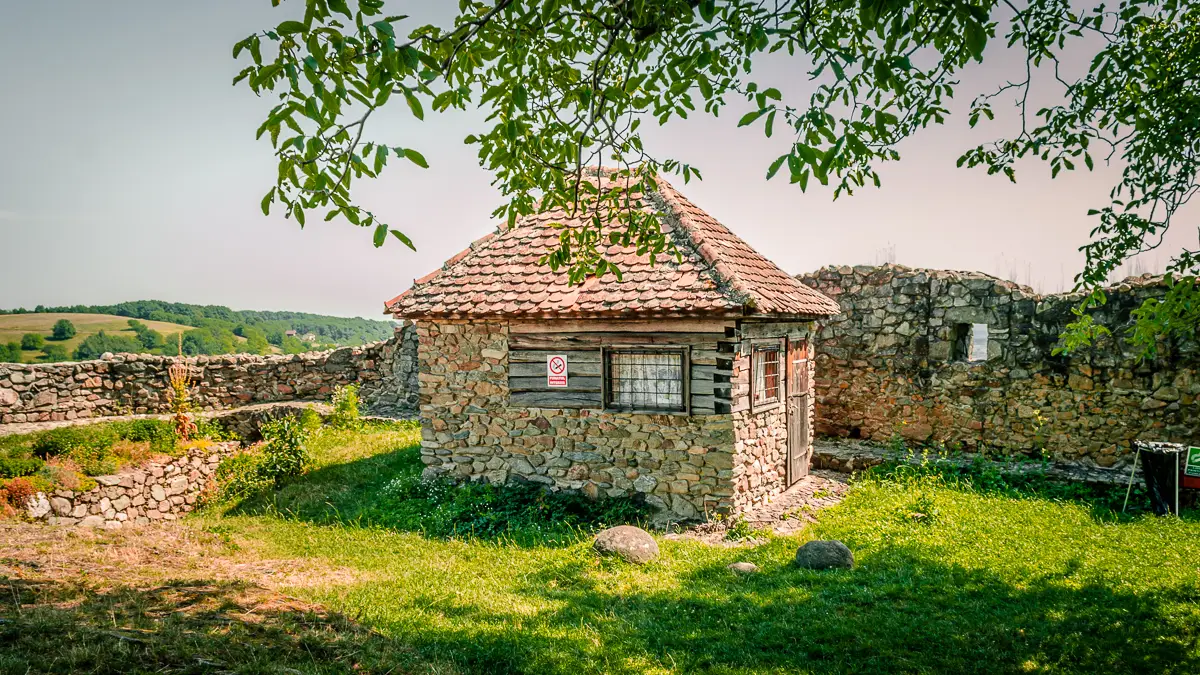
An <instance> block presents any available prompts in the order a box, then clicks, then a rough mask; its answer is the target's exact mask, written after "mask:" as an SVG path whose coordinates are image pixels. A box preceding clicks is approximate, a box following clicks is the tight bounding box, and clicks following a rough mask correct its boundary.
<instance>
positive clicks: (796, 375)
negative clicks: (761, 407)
mask: <svg viewBox="0 0 1200 675" xmlns="http://www.w3.org/2000/svg"><path fill="white" fill-rule="evenodd" d="M808 367H809V364H808V341H807V340H788V351H787V373H788V377H787V484H788V485H792V484H793V483H795V482H796V481H798V480H800V479H801V478H803V477H805V476H807V475H808V464H809V461H810V460H811V459H812V432H811V430H810V429H809V423H808V406H809V401H810V398H809V397H810V396H812V378H810V377H809V373H808Z"/></svg>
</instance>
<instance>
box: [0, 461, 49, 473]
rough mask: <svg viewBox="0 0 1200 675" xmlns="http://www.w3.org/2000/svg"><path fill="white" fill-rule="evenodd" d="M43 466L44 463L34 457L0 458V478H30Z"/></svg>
mask: <svg viewBox="0 0 1200 675" xmlns="http://www.w3.org/2000/svg"><path fill="white" fill-rule="evenodd" d="M45 464H46V462H44V461H42V460H40V459H37V458H36V457H29V458H20V457H0V478H20V477H22V476H32V475H33V474H35V473H37V472H38V470H39V469H41V468H42V467H43V466H44V465H45Z"/></svg>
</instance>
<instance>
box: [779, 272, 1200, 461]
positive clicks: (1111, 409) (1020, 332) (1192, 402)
mask: <svg viewBox="0 0 1200 675" xmlns="http://www.w3.org/2000/svg"><path fill="white" fill-rule="evenodd" d="M799 278H800V280H801V281H802V282H804V283H806V284H808V285H810V286H812V287H814V288H817V289H819V290H820V291H822V292H823V293H825V294H826V295H829V296H830V297H832V298H834V299H836V300H837V301H838V302H839V303H840V304H841V306H842V312H843V313H842V314H841V315H839V316H836V317H831V318H830V319H828V320H826V321H824V322H822V327H821V332H820V335H819V337H818V338H817V340H816V341H815V343H816V347H817V357H816V359H817V380H816V387H817V396H818V399H817V419H816V424H817V431H818V433H821V434H825V435H831V436H842V437H854V438H864V439H870V440H874V441H887V440H889V439H890V438H892V437H893V436H900V437H903V438H904V439H906V440H908V441H915V442H919V443H928V442H933V443H945V444H947V445H948V446H950V447H951V448H961V449H963V450H967V451H982V452H990V453H999V454H1008V455H1019V454H1035V455H1040V454H1042V453H1043V451H1044V452H1046V453H1048V454H1049V455H1050V456H1051V457H1052V458H1054V459H1056V460H1059V461H1066V462H1077V463H1082V464H1086V465H1096V466H1102V467H1110V466H1114V465H1121V464H1123V463H1125V462H1127V461H1128V459H1129V457H1130V452H1131V445H1130V442H1131V441H1132V440H1133V439H1135V438H1142V439H1147V440H1165V441H1175V442H1191V443H1195V442H1198V441H1200V377H1198V373H1200V350H1198V348H1197V345H1196V343H1195V342H1194V341H1183V342H1180V341H1164V343H1163V344H1162V345H1160V349H1159V351H1158V354H1157V356H1156V357H1155V358H1153V359H1149V360H1142V359H1140V358H1139V357H1138V355H1137V354H1136V353H1134V351H1133V349H1132V347H1131V346H1130V345H1129V344H1128V342H1127V341H1126V340H1125V336H1126V335H1127V332H1128V327H1129V326H1130V324H1131V319H1130V312H1131V311H1132V310H1133V309H1135V308H1137V307H1139V306H1140V305H1141V304H1142V302H1143V301H1144V300H1145V299H1146V298H1148V297H1153V296H1156V295H1160V294H1161V293H1162V292H1163V290H1164V287H1163V283H1162V281H1161V279H1158V278H1150V277H1143V278H1135V279H1130V280H1127V281H1126V282H1124V283H1122V284H1119V285H1117V286H1116V287H1114V288H1112V289H1110V292H1109V294H1108V298H1109V299H1108V303H1107V304H1106V305H1104V306H1103V307H1102V308H1100V309H1099V310H1098V311H1096V312H1095V320H1096V322H1097V323H1099V324H1101V325H1104V326H1106V327H1108V328H1110V329H1111V330H1112V331H1113V334H1114V339H1106V340H1103V341H1101V342H1100V343H1098V344H1097V346H1096V347H1094V348H1090V349H1087V350H1085V351H1083V352H1081V353H1079V354H1076V355H1073V356H1070V357H1066V356H1061V355H1055V354H1054V348H1055V346H1056V345H1057V344H1058V341H1059V335H1060V334H1061V333H1062V331H1063V329H1064V327H1065V326H1066V324H1067V323H1069V322H1070V321H1072V320H1073V316H1072V313H1071V309H1072V307H1074V306H1075V305H1076V304H1077V303H1078V301H1079V297H1078V296H1075V295H1038V294H1036V293H1034V292H1033V291H1032V290H1031V289H1029V288H1027V287H1024V286H1019V285H1017V284H1015V283H1012V282H1008V281H1003V280H1000V279H997V278H995V277H991V276H988V275H985V274H980V273H971V272H950V271H941V270H924V269H910V268H907V267H903V266H899V265H885V266H882V267H865V266H860V267H826V268H824V269H821V270H818V271H817V272H814V273H812V274H809V275H803V276H801V277H799ZM974 323H981V324H987V326H988V329H987V331H988V346H987V354H986V359H985V360H982V361H967V360H964V359H961V358H956V356H957V355H956V354H955V351H956V350H955V346H954V339H953V338H954V334H955V326H956V325H965V324H974Z"/></svg>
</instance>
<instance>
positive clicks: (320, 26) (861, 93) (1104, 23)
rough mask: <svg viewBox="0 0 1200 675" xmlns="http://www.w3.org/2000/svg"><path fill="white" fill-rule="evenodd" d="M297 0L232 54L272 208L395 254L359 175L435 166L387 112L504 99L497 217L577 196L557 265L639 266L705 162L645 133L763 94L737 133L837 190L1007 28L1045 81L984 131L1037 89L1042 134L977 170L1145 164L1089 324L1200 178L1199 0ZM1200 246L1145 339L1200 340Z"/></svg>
mask: <svg viewBox="0 0 1200 675" xmlns="http://www.w3.org/2000/svg"><path fill="white" fill-rule="evenodd" d="M275 3H276V4H280V2H279V0H275ZM290 4H291V5H292V6H294V7H297V9H299V6H300V5H303V12H302V13H301V12H299V11H296V12H295V13H294V14H293V16H292V17H290V18H287V19H286V20H283V21H281V22H280V23H279V24H278V25H276V26H274V27H272V28H270V29H267V30H264V31H261V32H258V33H255V34H253V35H250V36H248V37H246V38H245V39H243V40H241V41H239V42H238V43H237V44H236V45H235V46H234V49H233V55H234V57H235V58H239V57H242V58H246V59H248V60H249V61H251V63H250V64H249V65H247V66H246V67H245V68H244V69H243V70H242V71H241V72H240V73H239V74H238V75H237V77H236V78H235V79H234V83H235V84H237V83H241V82H244V83H246V85H248V86H249V87H250V88H251V89H252V90H253V91H254V92H255V93H256V94H259V95H269V96H272V97H274V98H275V100H276V105H275V106H274V107H273V108H272V109H271V111H270V112H269V114H268V115H267V117H266V119H265V120H264V121H263V123H262V125H261V126H260V127H259V129H258V134H259V136H260V137H261V136H267V137H269V138H270V141H271V143H272V146H273V147H274V148H275V154H276V159H277V160H278V172H277V174H276V181H275V185H274V187H273V188H271V190H270V191H269V192H268V193H267V194H266V196H265V197H264V199H263V201H262V209H263V211H264V213H266V212H269V210H270V209H271V208H272V205H278V206H279V207H281V208H282V209H283V211H284V213H285V215H286V216H287V217H289V218H294V219H296V221H297V222H299V223H300V225H301V226H303V225H304V223H305V220H306V218H307V217H308V215H307V213H308V212H312V211H319V212H320V214H321V215H323V217H324V218H325V219H326V220H332V219H334V218H337V217H339V216H340V217H342V218H345V219H346V220H348V221H349V222H350V223H352V224H354V225H358V226H362V227H366V228H368V229H369V230H370V231H371V233H372V239H373V242H374V244H375V245H376V246H381V245H382V244H383V243H384V242H385V241H386V240H387V239H388V238H389V236H394V237H395V238H397V239H399V240H400V241H402V242H404V243H405V244H406V245H409V246H411V245H412V243H411V241H410V239H409V238H408V237H407V236H406V235H405V234H403V233H402V232H400V231H399V230H396V229H394V228H392V227H391V226H390V225H389V224H388V223H386V222H384V221H382V220H381V219H380V218H379V217H378V216H377V215H376V214H375V213H374V212H372V211H370V210H369V209H367V208H365V207H364V206H362V205H361V204H360V203H359V202H358V201H356V199H355V198H354V196H353V193H352V186H353V185H354V184H355V181H356V180H358V179H362V178H374V177H376V176H378V175H379V173H380V172H381V171H382V170H383V169H384V167H385V166H386V165H387V164H388V163H389V161H392V160H396V159H400V160H402V161H405V162H410V163H413V164H416V165H418V166H421V167H424V166H427V165H428V161H427V160H426V157H425V155H424V154H423V148H421V147H420V146H421V140H420V139H421V135H420V132H419V131H417V130H415V128H414V129H413V130H412V131H411V133H410V134H409V136H408V138H409V139H410V140H409V141H408V142H406V143H402V144H400V145H396V144H394V142H388V143H383V142H381V141H380V140H378V139H377V138H376V137H375V136H374V135H373V134H372V133H369V132H368V129H369V127H370V124H371V121H372V115H374V113H375V112H376V111H378V110H379V109H381V108H384V107H386V106H389V105H390V106H393V107H397V106H399V107H402V108H405V109H407V110H408V111H409V113H410V114H411V117H412V119H413V120H414V125H413V126H414V127H415V126H416V124H415V123H416V122H419V121H420V120H422V119H424V117H425V115H426V111H432V112H443V111H446V110H449V109H452V108H458V109H465V108H468V107H479V108H482V109H483V110H484V111H485V112H486V113H487V123H486V125H485V127H484V128H481V129H479V130H478V131H477V132H476V133H472V134H470V135H468V136H467V137H466V139H465V140H466V142H467V143H469V144H472V145H474V146H476V147H477V148H478V152H479V159H480V162H481V164H482V165H483V166H484V167H486V168H487V169H488V170H490V171H491V172H492V173H493V175H494V176H495V182H496V184H497V185H498V186H499V187H500V189H501V190H502V192H503V194H504V195H505V197H506V198H507V201H506V202H505V203H504V204H501V205H500V206H499V207H498V208H497V209H496V211H495V215H497V216H499V217H501V218H504V219H506V220H507V222H508V223H510V224H512V223H513V222H515V220H516V219H517V218H519V217H520V216H522V215H526V214H530V213H533V212H537V211H547V210H551V209H559V208H563V209H566V210H567V211H568V212H569V213H583V214H585V215H588V216H591V218H590V219H589V220H590V222H589V224H588V225H587V226H584V227H579V228H572V229H564V231H563V232H562V235H561V237H560V241H559V243H558V246H557V247H556V248H555V249H553V250H550V251H547V252H546V255H545V256H544V258H543V262H545V263H547V264H549V265H550V266H551V267H553V268H554V269H558V268H560V267H563V266H565V267H566V268H567V269H568V270H569V271H570V275H571V278H572V279H573V280H575V281H579V280H581V279H582V278H583V277H585V276H586V275H588V274H597V275H603V274H605V273H607V272H609V271H612V272H614V273H616V274H617V275H620V270H619V269H618V268H616V267H615V266H614V265H612V264H611V263H610V262H609V261H608V260H607V259H606V258H605V257H604V253H603V249H604V245H605V244H608V243H621V244H624V245H631V244H632V245H636V246H637V247H638V249H639V250H640V251H641V252H642V253H649V254H651V255H656V254H664V253H670V252H671V251H672V247H671V242H670V241H669V239H668V238H667V237H665V236H664V235H663V234H662V232H661V229H660V227H659V223H658V221H657V218H656V217H655V215H654V214H648V213H644V212H643V211H642V210H641V209H639V208H635V204H634V202H633V201H632V200H630V199H629V195H630V194H632V193H644V192H650V191H653V190H654V188H655V186H656V182H655V176H657V175H659V174H660V173H661V172H671V173H679V174H682V176H683V179H684V181H685V182H687V181H690V180H691V179H692V178H693V177H695V178H700V177H701V173H700V170H699V167H696V166H692V165H690V164H688V163H685V162H684V161H683V160H682V159H679V158H673V157H665V156H658V155H655V154H652V153H650V152H649V151H648V150H647V148H646V146H645V144H644V143H643V140H642V135H641V133H642V132H641V128H642V125H643V124H644V123H646V122H653V123H658V124H665V123H667V122H669V121H670V120H672V119H675V118H686V117H688V116H689V115H692V114H697V113H698V112H699V111H703V112H704V113H706V114H711V115H718V114H719V113H721V112H722V111H723V110H724V108H725V107H726V105H729V104H731V103H737V104H738V105H739V107H743V108H744V107H745V105H746V104H748V105H749V108H750V110H749V111H748V112H746V113H745V114H742V115H741V116H740V118H739V119H738V120H737V125H738V126H753V127H757V128H760V129H761V130H762V132H763V133H765V134H766V135H767V136H768V137H771V138H778V139H779V142H780V146H781V151H782V152H781V154H780V155H779V156H778V158H776V159H775V160H774V161H773V162H771V163H770V165H769V166H768V167H764V168H765V169H766V176H767V178H768V179H770V178H773V177H777V176H783V177H786V179H787V180H789V181H790V182H792V183H795V184H797V185H798V187H799V188H800V189H801V190H805V189H807V187H808V185H809V184H810V183H811V182H812V181H814V180H815V181H816V182H819V183H821V184H822V185H829V186H832V189H833V194H834V196H835V198H836V197H837V196H839V195H842V194H851V193H852V192H853V191H854V190H855V189H857V188H860V187H863V186H866V185H878V184H879V175H878V173H877V167H878V166H879V165H880V164H882V163H884V162H889V161H896V160H898V159H899V158H900V155H899V152H898V151H897V149H896V147H897V145H898V143H900V142H901V141H903V140H904V139H906V138H909V137H911V136H912V135H914V134H916V133H917V132H918V131H919V130H921V129H922V128H924V127H927V126H929V125H930V124H941V123H943V122H944V121H945V119H946V117H947V116H948V115H949V108H948V104H949V102H950V99H952V98H953V96H954V94H955V89H956V87H957V86H958V81H957V79H956V78H957V76H958V75H959V73H961V71H962V69H963V68H964V67H965V66H967V65H968V64H969V63H971V62H972V61H981V60H982V59H983V56H984V49H985V47H986V46H987V45H988V42H989V41H991V40H993V39H994V38H997V37H1001V38H1002V39H1003V40H1004V41H1005V42H1006V43H1007V46H1008V47H1009V48H1011V49H1020V50H1023V51H1024V53H1025V54H1026V56H1027V61H1028V68H1027V69H1026V71H1025V78H1024V79H1023V80H1022V79H1020V78H1018V79H1017V80H1016V81H1014V82H1010V83H1007V84H1005V85H1003V86H1001V87H999V88H998V89H997V90H996V91H994V92H991V93H990V94H988V95H985V96H982V97H979V98H978V99H976V100H975V101H974V102H973V104H972V106H971V109H970V113H969V114H970V122H971V124H972V125H974V124H977V123H979V122H981V121H987V120H991V119H993V118H994V116H995V109H994V103H995V102H996V101H997V100H999V99H998V97H999V96H1001V95H1002V94H1006V93H1015V94H1016V97H1017V107H1016V114H1018V115H1019V117H1020V120H1021V125H1020V131H1019V133H1018V134H1016V135H1015V136H1013V137H1011V138H1002V139H1000V140H998V141H996V142H995V143H991V144H986V145H981V146H979V147H977V148H972V149H969V150H967V151H966V152H964V154H963V156H962V158H961V159H960V164H963V165H967V166H979V167H983V168H986V170H987V171H988V172H989V173H992V174H999V175H1003V176H1007V177H1008V178H1009V179H1013V180H1015V176H1016V174H1015V162H1016V160H1017V159H1019V158H1021V157H1040V158H1041V159H1043V160H1045V161H1046V162H1047V163H1048V164H1049V166H1050V171H1051V174H1052V175H1053V176H1057V175H1058V174H1059V172H1061V171H1063V170H1067V171H1071V170H1074V169H1076V168H1079V167H1086V168H1088V169H1091V168H1092V167H1093V165H1094V162H1095V160H1096V159H1097V158H1099V159H1101V160H1102V161H1108V160H1113V159H1115V160H1117V161H1120V162H1122V163H1123V164H1124V165H1125V166H1126V169H1125V171H1124V173H1123V174H1122V178H1121V181H1120V183H1119V184H1118V185H1117V186H1115V187H1114V189H1113V193H1112V195H1111V199H1110V201H1109V203H1106V204H1101V205H1098V207H1097V208H1096V209H1095V210H1094V213H1093V215H1094V216H1096V218H1097V219H1098V222H1097V225H1096V227H1095V229H1094V231H1093V233H1092V239H1091V241H1090V242H1089V243H1088V244H1087V245H1086V246H1084V248H1083V250H1084V251H1085V253H1086V255H1087V263H1086V267H1085V269H1084V270H1083V271H1082V272H1081V273H1080V274H1079V276H1078V277H1077V278H1076V281H1077V283H1078V285H1079V287H1080V288H1083V289H1087V290H1089V291H1095V292H1093V293H1092V294H1091V295H1089V296H1088V297H1089V300H1088V303H1086V304H1085V306H1084V307H1082V308H1081V310H1080V312H1081V316H1084V311H1085V310H1086V309H1087V307H1088V306H1091V305H1094V304H1097V303H1100V302H1103V294H1102V292H1100V291H1098V290H1096V289H1099V288H1100V287H1101V286H1102V285H1103V284H1104V283H1105V282H1106V281H1107V279H1108V275H1109V274H1110V273H1111V272H1113V271H1114V270H1115V269H1117V267H1118V266H1119V265H1120V263H1121V262H1122V261H1123V260H1125V259H1127V258H1128V257H1129V256H1130V255H1134V254H1136V253H1137V252H1139V251H1143V250H1145V249H1147V248H1148V247H1153V246H1156V245H1157V242H1159V241H1161V236H1162V234H1163V233H1164V232H1165V231H1166V229H1167V228H1168V227H1169V226H1170V224H1171V219H1172V217H1173V216H1174V214H1175V213H1176V211H1177V210H1178V209H1179V208H1180V207H1181V206H1182V205H1183V204H1185V203H1186V202H1187V200H1188V199H1190V198H1191V196H1193V195H1194V194H1195V191H1196V189H1197V184H1196V170H1197V164H1196V163H1197V161H1200V160H1197V149H1198V148H1197V142H1198V141H1197V138H1198V134H1197V125H1200V101H1198V94H1197V89H1196V82H1198V81H1200V73H1198V72H1197V71H1198V69H1200V37H1198V36H1200V29H1198V27H1197V23H1198V20H1200V19H1198V17H1200V9H1198V8H1197V7H1196V6H1194V5H1192V4H1190V3H1186V2H1182V1H1181V0H1163V1H1152V0H1121V1H1120V2H1118V3H1117V4H1115V5H1107V4H1104V5H1099V6H1097V7H1095V8H1093V9H1090V10H1086V11H1079V10H1076V9H1073V8H1072V5H1071V3H1070V2H1069V1H1068V0H1024V1H1022V0H1003V1H999V0H959V1H954V2H950V1H947V0H854V1H850V0H833V1H831V2H813V1H812V0H793V1H780V2H760V1H757V0H721V1H718V0H622V1H619V2H618V1H599V0H590V1H589V0H525V1H522V0H494V1H493V2H482V1H479V0H463V1H462V2H460V3H459V11H458V13H457V15H456V16H455V17H454V19H453V21H452V22H450V23H449V24H447V25H445V26H438V25H414V24H413V23H412V22H411V21H407V17H405V16H402V15H389V14H388V13H387V12H386V11H385V3H384V0H358V1H357V2H352V1H349V0H303V2H299V0H297V1H296V2H293V3H290ZM1069 45H1070V47H1069ZM1095 45H1099V46H1098V47H1097V46H1095ZM1068 48H1084V49H1093V50H1094V56H1095V58H1094V59H1093V61H1092V64H1091V68H1090V69H1089V71H1088V72H1087V74H1086V75H1084V76H1082V77H1080V78H1078V79H1075V80H1068V79H1064V78H1063V76H1062V75H1061V73H1059V71H1058V68H1057V65H1058V59H1059V58H1060V56H1061V55H1062V54H1063V53H1064V52H1065V51H1066V50H1067V49H1068ZM770 53H786V54H787V55H789V56H791V57H794V58H795V59H796V62H797V65H798V66H799V67H800V68H803V69H804V70H805V71H806V72H807V73H808V76H809V77H810V79H812V81H813V89H812V93H811V94H810V95H809V96H808V98H807V99H806V100H800V101H785V100H784V97H783V95H782V94H781V92H780V90H779V89H778V88H776V87H774V86H771V83H769V82H759V81H757V80H756V79H755V78H754V76H753V74H752V69H753V66H754V64H755V62H756V60H757V59H760V58H761V57H762V56H763V55H765V54H770ZM243 55H244V56H243ZM1043 66H1045V67H1047V68H1052V69H1053V70H1054V74H1055V75H1056V76H1058V82H1059V83H1061V85H1062V94H1063V101H1064V102H1063V103H1062V104H1061V105H1058V106H1053V107H1050V108H1047V109H1045V110H1039V111H1031V110H1028V92H1029V88H1030V85H1031V83H1032V74H1033V73H1034V72H1035V71H1036V70H1037V69H1038V68H1040V67H1043ZM1093 153H1095V155H1093ZM596 164H603V165H607V166H611V167H614V168H616V169H617V170H618V172H619V173H618V176H619V178H620V179H619V180H617V181H614V182H613V183H611V184H608V185H606V186H603V187H597V186H595V185H594V184H592V183H590V182H588V181H586V180H583V168H584V167H586V166H589V165H596ZM612 226H615V227H614V228H613V229H615V230H616V231H615V232H612V233H610V234H608V235H607V236H602V233H604V232H605V229H606V227H612ZM1196 256H1197V253H1196V251H1191V250H1185V251H1183V252H1182V254H1181V255H1178V256H1176V257H1174V258H1173V259H1172V263H1171V266H1170V272H1171V273H1172V274H1173V275H1174V276H1175V277H1176V278H1177V279H1178V280H1179V283H1176V284H1175V285H1173V286H1172V289H1171V291H1170V293H1169V295H1168V297H1167V298H1166V299H1164V300H1163V301H1162V302H1160V303H1157V304H1155V303H1151V304H1148V305H1147V306H1146V307H1143V308H1142V310H1141V313H1140V314H1139V317H1140V319H1141V323H1140V324H1139V326H1140V327H1141V328H1143V329H1144V330H1141V331H1140V332H1136V333H1135V336H1134V337H1135V339H1136V340H1137V341H1138V343H1139V345H1141V346H1142V348H1143V349H1147V350H1149V349H1152V345H1151V344H1150V343H1148V342H1147V340H1150V342H1153V340H1152V338H1153V337H1154V336H1155V335H1157V334H1160V333H1161V332H1162V331H1185V332H1186V331H1188V330H1194V326H1195V321H1194V319H1195V312H1196V310H1195V307H1196V306H1197V302H1196V297H1197V296H1196V294H1195V293H1196V292H1195V281H1194V280H1195V275H1196V272H1197V257H1196ZM1147 336H1149V337H1147ZM1084 338H1086V335H1085V336H1084ZM1083 341H1084V342H1086V339H1084V340H1083Z"/></svg>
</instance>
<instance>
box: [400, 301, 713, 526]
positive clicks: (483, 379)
mask: <svg viewBox="0 0 1200 675" xmlns="http://www.w3.org/2000/svg"><path fill="white" fill-rule="evenodd" d="M417 335H418V341H419V346H418V352H419V364H420V374H419V375H418V377H419V379H420V383H421V439H422V440H421V461H422V462H424V463H425V465H426V469H425V475H426V476H427V477H430V476H439V475H447V476H450V477H453V478H455V479H469V480H488V481H492V482H497V483H498V482H505V481H509V480H528V481H533V482H536V483H541V484H543V485H547V486H550V487H552V488H556V489H571V490H580V491H582V492H583V493H585V494H587V495H590V496H592V497H600V496H608V497H616V496H634V495H637V494H641V495H643V496H644V497H645V499H646V501H647V502H648V503H650V504H651V505H652V506H654V507H657V508H659V509H666V510H669V511H670V512H673V513H674V514H676V515H677V516H679V517H683V518H704V517H705V516H706V515H707V514H713V513H717V512H729V511H731V510H732V509H733V506H734V500H733V489H732V481H731V479H732V476H733V445H734V439H733V435H734V434H733V417H732V415H729V414H725V415H704V416H696V417H689V416H685V415H643V414H630V413H612V412H602V411H597V410H577V409H541V408H514V407H509V405H508V377H507V373H508V326H507V324H505V323H502V322H479V323H472V322H466V321H445V322H442V321H439V322H421V323H419V324H418V327H417Z"/></svg>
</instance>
